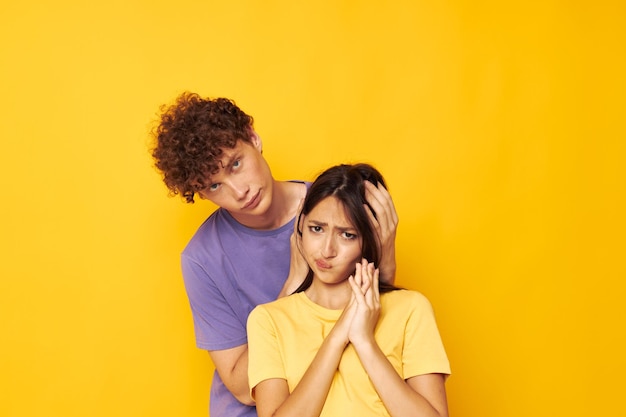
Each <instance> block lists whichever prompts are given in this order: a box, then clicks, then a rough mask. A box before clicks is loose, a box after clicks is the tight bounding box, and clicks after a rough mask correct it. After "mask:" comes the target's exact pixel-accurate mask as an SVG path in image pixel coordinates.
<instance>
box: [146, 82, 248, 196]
mask: <svg viewBox="0 0 626 417" xmlns="http://www.w3.org/2000/svg"><path fill="white" fill-rule="evenodd" d="M160 110H161V112H162V114H161V116H160V123H159V125H158V126H157V127H156V129H155V130H154V131H153V132H152V136H153V138H154V141H155V144H154V149H153V150H152V157H153V158H154V161H155V166H156V168H157V169H159V170H160V171H161V173H162V174H163V182H165V185H166V186H167V188H168V189H169V190H170V193H171V194H172V195H176V194H181V195H182V196H183V197H184V198H185V199H186V201H187V202H188V203H193V202H194V200H193V197H194V194H195V193H196V192H198V191H200V190H202V189H204V188H205V187H206V186H208V185H209V184H207V183H206V180H207V177H208V176H210V175H212V174H215V173H216V172H217V171H218V170H219V157H220V155H221V154H222V150H223V149H232V148H234V147H235V146H236V145H237V142H238V141H240V140H242V141H244V142H248V143H249V142H251V134H252V128H253V119H252V117H251V116H248V115H247V114H246V113H244V112H243V111H242V110H241V109H240V108H239V107H237V106H236V105H235V103H234V102H233V101H232V100H229V99H227V98H217V99H208V98H207V99H205V98H202V97H200V96H199V95H198V94H195V93H190V92H185V93H183V94H181V95H180V96H179V97H178V98H177V99H176V102H175V103H174V104H173V105H171V106H170V107H166V106H165V105H164V106H161V109H160Z"/></svg>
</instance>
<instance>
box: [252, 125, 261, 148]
mask: <svg viewBox="0 0 626 417" xmlns="http://www.w3.org/2000/svg"><path fill="white" fill-rule="evenodd" d="M250 143H252V146H254V147H255V148H256V149H257V150H258V151H259V152H261V153H263V142H262V141H261V137H260V136H259V135H258V134H257V133H256V132H255V131H254V129H252V128H250Z"/></svg>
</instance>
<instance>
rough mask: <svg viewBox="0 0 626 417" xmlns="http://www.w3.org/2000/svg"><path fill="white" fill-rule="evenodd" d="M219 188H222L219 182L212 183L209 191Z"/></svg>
mask: <svg viewBox="0 0 626 417" xmlns="http://www.w3.org/2000/svg"><path fill="white" fill-rule="evenodd" d="M218 188H220V185H219V184H211V185H209V191H215V190H217V189H218Z"/></svg>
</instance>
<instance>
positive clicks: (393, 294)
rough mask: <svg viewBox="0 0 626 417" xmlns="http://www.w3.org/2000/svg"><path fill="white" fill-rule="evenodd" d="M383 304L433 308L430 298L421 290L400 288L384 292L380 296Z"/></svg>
mask: <svg viewBox="0 0 626 417" xmlns="http://www.w3.org/2000/svg"><path fill="white" fill-rule="evenodd" d="M380 302H381V304H382V305H383V306H384V305H387V306H393V308H398V306H402V307H403V308H413V309H423V308H432V307H431V304H430V301H429V300H428V298H427V297H426V296H425V295H424V294H422V293H421V292H419V291H415V290H405V289H399V290H395V291H390V292H387V293H385V294H382V295H381V297H380Z"/></svg>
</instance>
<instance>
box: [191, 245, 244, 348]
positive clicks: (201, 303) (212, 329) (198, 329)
mask: <svg viewBox="0 0 626 417" xmlns="http://www.w3.org/2000/svg"><path fill="white" fill-rule="evenodd" d="M181 267H182V271H183V279H184V281H185V289H186V291H187V296H188V298H189V304H190V305H191V312H192V315H193V323H194V330H195V335H196V345H197V346H198V347H199V348H200V349H206V350H222V349H230V348H233V347H236V346H240V345H244V344H246V342H247V338H246V325H245V320H244V321H243V322H242V320H241V319H240V318H239V317H238V316H237V314H236V312H235V311H234V310H233V308H232V306H231V304H230V303H229V302H228V300H227V299H226V297H225V296H224V294H223V293H222V291H221V290H220V288H219V287H218V286H217V285H216V284H215V282H214V280H213V279H212V277H211V276H210V275H209V274H208V273H207V271H206V270H205V269H204V268H203V267H202V266H201V265H200V264H199V263H198V262H196V261H194V260H193V259H192V258H190V257H188V256H186V255H185V254H183V255H182V256H181Z"/></svg>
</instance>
